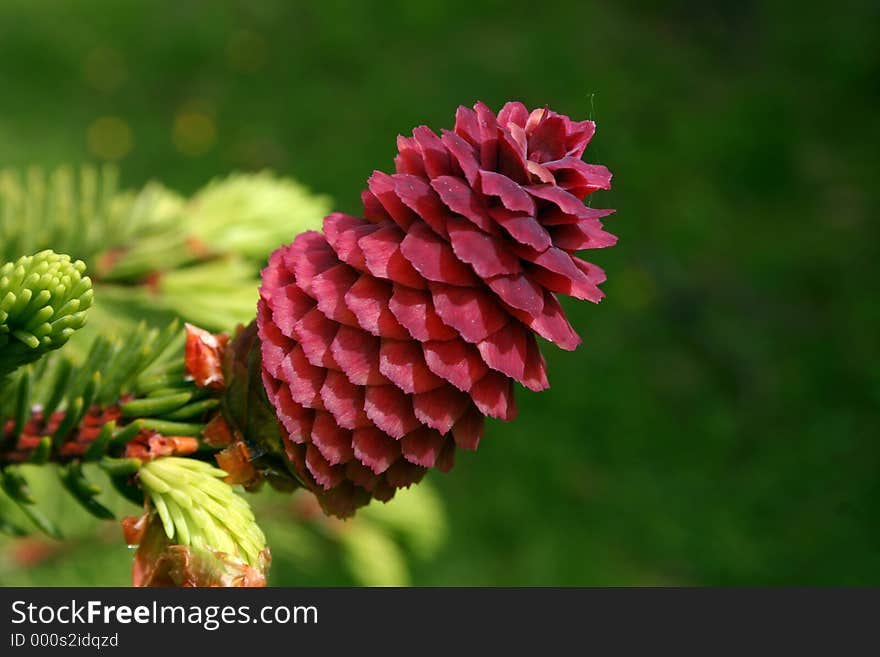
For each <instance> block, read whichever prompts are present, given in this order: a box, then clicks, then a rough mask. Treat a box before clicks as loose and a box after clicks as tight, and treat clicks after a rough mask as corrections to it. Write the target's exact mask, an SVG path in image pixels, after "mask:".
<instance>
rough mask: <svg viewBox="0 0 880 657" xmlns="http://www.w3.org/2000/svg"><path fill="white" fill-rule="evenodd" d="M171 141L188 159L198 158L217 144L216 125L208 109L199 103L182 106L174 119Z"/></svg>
mask: <svg viewBox="0 0 880 657" xmlns="http://www.w3.org/2000/svg"><path fill="white" fill-rule="evenodd" d="M171 139H172V141H173V143H174V147H175V148H176V149H177V150H178V151H180V152H181V153H183V154H184V155H186V156H188V157H199V156H200V155H204V154H205V153H207V152H208V151H210V150H211V149H212V148H213V147H214V144H216V143H217V123H216V121H215V120H214V117H213V115H212V112H211V111H210V109H209V108H207V107H206V106H205V105H203V104H201V103H192V104H189V105H186V106H184V107H183V108H181V110H180V111H179V112H178V113H177V116H175V117H174V127H173V129H172V135H171Z"/></svg>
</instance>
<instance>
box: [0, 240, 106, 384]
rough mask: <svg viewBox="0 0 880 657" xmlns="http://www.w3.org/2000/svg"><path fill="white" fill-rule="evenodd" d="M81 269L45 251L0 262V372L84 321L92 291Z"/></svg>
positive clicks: (61, 339) (58, 342)
mask: <svg viewBox="0 0 880 657" xmlns="http://www.w3.org/2000/svg"><path fill="white" fill-rule="evenodd" d="M85 269H86V266H85V263H83V262H82V261H81V260H76V261H71V259H70V256H68V255H64V254H58V253H55V252H54V251H48V250H47V251H40V252H39V253H37V254H36V255H32V256H23V257H21V258H19V259H18V260H16V261H15V262H8V263H6V264H4V265H2V266H0V376H2V375H3V374H8V373H9V372H12V371H13V370H15V369H16V368H18V367H21V366H22V365H26V364H27V363H31V362H33V361H35V360H37V359H39V358H40V357H41V356H43V355H44V354H46V353H47V352H49V351H51V350H53V349H58V348H59V347H61V346H62V345H63V344H64V343H65V342H67V340H68V339H69V338H70V336H71V335H72V334H73V332H74V331H75V330H77V329H79V328H81V327H82V325H83V324H85V320H86V311H87V310H88V309H89V308H90V307H91V305H92V294H93V293H92V282H91V280H90V279H89V277H88V276H85V275H84V272H85Z"/></svg>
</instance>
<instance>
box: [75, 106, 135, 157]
mask: <svg viewBox="0 0 880 657" xmlns="http://www.w3.org/2000/svg"><path fill="white" fill-rule="evenodd" d="M86 143H87V144H88V148H89V152H90V153H91V154H92V155H94V156H95V157H97V158H99V159H102V160H121V159H122V158H123V157H125V156H126V155H128V154H129V153H130V152H131V149H132V148H133V147H134V137H133V135H132V131H131V127H129V125H128V123H127V122H126V121H125V120H124V119H121V118H119V117H118V116H103V117H101V118H99V119H96V120H95V121H93V122H92V124H91V125H90V126H89V127H88V130H87V131H86Z"/></svg>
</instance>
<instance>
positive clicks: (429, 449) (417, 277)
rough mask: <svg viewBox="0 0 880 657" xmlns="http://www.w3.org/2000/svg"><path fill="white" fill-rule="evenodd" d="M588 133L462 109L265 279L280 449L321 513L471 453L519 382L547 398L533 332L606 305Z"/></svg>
mask: <svg viewBox="0 0 880 657" xmlns="http://www.w3.org/2000/svg"><path fill="white" fill-rule="evenodd" d="M594 130H595V124H594V123H593V122H592V121H581V122H575V121H571V120H570V119H569V118H568V117H566V116H562V115H559V114H556V113H554V112H551V111H550V110H548V109H537V110H534V111H533V112H531V113H530V112H528V111H527V110H526V108H525V107H524V106H523V105H522V104H521V103H516V102H514V103H508V104H506V105H505V106H504V107H503V108H502V110H501V111H500V112H499V113H498V115H497V116H496V115H495V114H494V113H492V111H491V110H489V108H488V107H486V106H485V105H483V104H482V103H477V105H475V106H474V109H473V110H471V109H467V108H465V107H460V108H459V109H458V111H457V113H456V121H455V129H454V131H451V132H450V131H445V130H444V131H442V133H441V135H439V136H438V135H437V134H435V133H434V132H432V131H431V130H430V129H429V128H427V127H425V126H420V127H418V128H416V129H415V130H414V131H413V134H412V137H399V138H398V142H397V145H398V151H399V152H398V155H397V157H396V158H395V169H396V172H395V173H394V174H392V175H389V174H386V173H382V172H380V171H376V172H374V173H373V175H372V176H371V177H370V179H369V183H368V189H367V190H365V191H364V192H363V194H362V199H363V205H364V218H361V217H352V216H348V215H344V214H340V213H334V214H331V215H330V216H328V217H327V218H326V219H325V220H324V230H323V233H317V232H314V231H310V232H307V233H302V234H300V235H298V236H297V238H296V239H295V240H294V242H293V243H292V244H290V245H288V246H284V247H281V248H280V249H278V250H277V251H275V252H274V253H273V254H272V256H271V257H270V259H269V264H268V266H267V267H266V269H264V270H263V274H262V279H263V282H262V286H261V288H260V301H259V305H258V314H257V324H258V327H259V336H260V340H261V353H262V375H263V382H264V385H265V388H266V392H267V395H268V397H269V400H270V401H271V403H272V404H273V406H274V408H275V410H276V413H277V416H278V419H279V424H280V426H281V428H282V430H283V431H282V433H283V434H284V437H285V442H286V451H287V455H288V457H289V458H290V460H291V462H292V463H293V465H294V468H295V469H296V471H297V472H298V474H299V476H300V478H301V479H302V481H303V483H304V484H305V485H306V486H307V487H309V488H310V489H311V490H313V491H314V492H315V493H316V494H317V496H318V499H319V500H320V501H321V503H322V506H323V507H324V508H325V510H327V511H328V512H330V513H333V514H335V515H341V516H344V515H349V514H351V513H352V512H353V511H354V509H355V508H356V507H357V506H360V505H362V504H365V503H366V502H368V501H369V499H370V498H371V497H376V498H378V499H381V500H388V499H390V498H391V497H392V496H393V495H394V492H395V490H396V489H397V488H400V487H404V486H409V485H410V484H412V483H414V482H416V481H418V480H419V479H421V477H422V476H423V475H424V473H425V472H426V470H427V469H428V468H431V467H436V468H438V469H440V470H444V471H445V470H448V469H449V468H450V467H451V466H452V463H453V456H454V451H455V448H456V447H461V448H464V449H475V448H476V447H477V444H478V443H479V440H480V437H481V436H482V432H483V420H484V417H494V418H498V419H501V420H510V419H513V417H514V416H515V415H516V406H515V403H514V398H513V384H514V383H520V384H522V385H523V386H525V387H527V388H529V389H531V390H543V389H545V388H547V387H548V382H547V375H546V369H545V362H544V358H543V357H542V355H541V353H540V350H539V349H538V344H537V341H536V339H535V336H536V335H539V336H541V337H543V338H545V339H547V340H549V341H550V342H553V343H555V344H557V345H558V346H560V347H561V348H563V349H567V350H572V349H574V348H576V347H577V346H578V344H579V343H580V338H579V337H578V335H577V333H575V331H574V329H573V328H572V327H571V325H570V324H569V323H568V320H567V319H566V317H565V313H564V312H563V310H562V307H561V306H560V304H559V301H558V299H557V296H556V295H557V294H558V293H563V294H568V295H571V296H574V297H576V298H578V299H587V300H590V301H593V302H598V301H599V300H600V299H601V298H602V296H603V295H602V292H600V291H599V289H598V287H597V286H598V285H599V284H600V283H602V282H603V281H604V280H605V274H604V272H603V271H602V270H601V269H600V268H598V267H596V266H595V265H592V264H590V263H588V262H585V261H583V260H581V259H579V258H577V257H576V255H575V252H577V251H581V250H584V249H594V248H602V247H607V246H611V245H613V244H614V243H615V242H616V238H615V237H614V236H613V235H611V234H609V233H607V232H605V231H604V230H603V228H602V223H601V222H600V219H601V218H602V217H605V216H607V215H609V214H611V212H613V211H612V210H595V209H592V208H589V207H586V206H585V205H584V203H583V198H584V197H585V196H587V195H588V194H591V193H592V192H594V191H596V190H599V189H608V188H609V187H610V180H611V174H610V173H609V172H608V170H607V169H606V168H605V167H602V166H598V165H591V164H586V163H584V162H583V161H581V159H580V158H581V156H582V155H583V152H584V149H585V148H586V145H587V143H588V142H589V140H590V138H591V137H592V136H593V133H594Z"/></svg>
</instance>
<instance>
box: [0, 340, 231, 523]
mask: <svg viewBox="0 0 880 657" xmlns="http://www.w3.org/2000/svg"><path fill="white" fill-rule="evenodd" d="M182 347H183V334H182V332H181V331H180V330H179V325H178V324H176V323H173V324H171V325H169V326H168V327H167V328H165V329H163V330H159V329H155V328H152V329H150V328H147V326H146V325H145V324H141V325H140V326H139V327H138V328H137V329H136V330H135V331H133V332H132V334H131V335H129V336H127V337H126V338H125V339H122V338H108V337H99V338H98V339H96V340H95V341H94V342H93V343H92V346H91V349H90V350H89V352H88V354H87V356H86V358H85V360H84V361H83V362H81V363H75V362H74V361H73V360H71V359H69V358H67V357H65V356H64V355H63V354H61V353H58V354H53V355H51V356H49V357H47V358H44V359H43V360H41V361H40V362H38V363H35V364H32V365H28V366H26V367H23V368H20V369H19V370H18V371H17V372H16V373H15V374H14V375H13V376H12V377H10V379H9V381H8V382H7V384H6V386H5V388H4V394H2V395H0V429H2V431H0V476H2V480H3V481H2V483H3V490H4V492H5V493H6V494H7V495H8V496H9V497H10V498H11V499H12V500H13V501H14V502H15V503H16V504H17V505H18V506H19V507H20V508H21V509H22V511H23V512H24V513H25V514H26V515H27V516H28V517H29V518H30V519H31V520H32V521H33V523H34V524H35V525H36V526H37V527H38V528H39V529H41V530H43V531H44V532H45V533H47V534H49V535H52V536H57V535H58V531H57V530H56V529H55V528H54V527H53V526H52V523H50V522H49V521H48V519H46V518H45V517H44V516H42V514H40V512H39V511H38V509H37V507H36V505H35V502H36V500H35V499H34V498H33V496H32V495H30V493H29V489H28V487H27V482H26V481H25V480H24V477H23V475H22V474H21V472H20V469H19V467H18V466H19V465H21V464H24V463H30V464H49V465H52V464H54V465H55V466H56V467H57V469H58V473H59V476H60V478H61V481H62V483H63V484H64V487H65V488H66V489H67V491H68V492H70V493H71V494H72V496H73V497H74V498H75V499H76V500H77V501H78V502H80V504H81V505H82V506H83V507H84V508H85V509H86V510H88V511H90V512H91V513H92V514H93V515H95V516H97V517H99V518H109V517H112V514H111V513H110V512H109V510H107V509H106V508H104V507H102V506H101V505H100V504H98V502H97V501H96V500H95V499H94V498H95V497H96V496H97V495H98V494H99V493H100V492H101V491H100V488H98V487H97V486H95V485H93V484H91V483H90V482H88V481H87V480H86V479H85V477H84V475H83V471H82V467H81V466H82V464H83V463H87V462H95V463H97V464H98V465H99V466H100V467H101V468H102V469H104V470H105V471H106V472H107V473H108V474H109V475H110V478H111V481H112V482H113V484H114V486H115V487H116V488H117V490H118V491H119V492H120V493H122V494H123V495H125V496H126V497H128V498H129V499H131V500H132V501H134V502H135V503H140V502H141V501H142V499H143V498H142V494H141V493H140V491H139V490H138V489H137V488H136V487H135V486H133V485H132V481H131V477H132V475H134V474H135V473H136V472H137V470H138V469H139V468H140V466H141V464H142V462H143V460H145V459H148V458H152V457H153V456H154V455H156V454H169V453H189V452H194V451H197V450H198V449H199V447H200V445H199V442H198V440H197V438H198V437H199V436H200V435H201V433H202V431H203V429H204V427H205V424H206V422H207V421H208V419H209V418H210V417H211V416H212V415H213V414H215V413H216V410H215V409H216V408H217V406H218V404H219V400H218V399H216V397H215V395H214V392H213V391H212V390H211V389H208V388H200V387H198V386H197V385H196V384H195V383H194V382H193V381H192V378H191V377H190V376H189V375H188V373H187V372H186V368H185V365H184V362H183V357H182ZM0 524H2V523H0Z"/></svg>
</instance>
